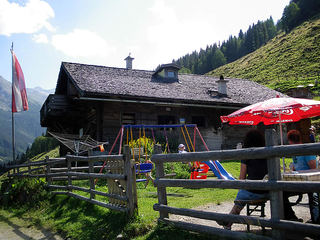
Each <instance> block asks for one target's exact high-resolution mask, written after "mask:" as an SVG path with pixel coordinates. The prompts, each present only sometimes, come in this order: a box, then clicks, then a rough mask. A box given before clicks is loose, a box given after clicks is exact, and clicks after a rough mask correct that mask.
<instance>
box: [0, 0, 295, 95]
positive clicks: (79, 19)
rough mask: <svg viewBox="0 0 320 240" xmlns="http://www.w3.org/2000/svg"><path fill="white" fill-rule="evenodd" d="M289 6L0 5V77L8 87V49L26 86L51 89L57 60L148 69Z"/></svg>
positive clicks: (24, 1)
mask: <svg viewBox="0 0 320 240" xmlns="http://www.w3.org/2000/svg"><path fill="white" fill-rule="evenodd" d="M289 1H290V0H259V1H257V0H241V1H240V0H223V1H221V0H197V1H195V0H10V1H8V0H0V76H2V77H4V78H5V79H7V80H9V81H11V71H12V70H11V54H10V48H11V44H12V43H13V49H14V52H15V54H16V55H17V58H18V60H19V62H20V65H21V68H22V70H23V72H24V77H25V81H26V85H27V87H28V88H34V87H41V88H44V89H53V88H55V86H56V82H57V78H58V74H59V70H60V66H61V62H76V63H85V64H93V65H102V66H109V67H120V68H124V67H125V61H124V59H125V58H126V57H127V56H128V55H129V53H131V57H133V58H134V60H133V68H134V69H143V70H154V69H155V68H156V67H157V66H158V65H159V64H165V63H170V62H171V61H172V60H173V59H178V58H179V57H182V56H184V55H185V54H188V53H191V52H193V51H194V50H197V51H199V50H200V48H203V49H204V48H206V46H207V45H212V44H214V43H219V42H222V41H224V40H227V39H228V38H229V36H230V35H235V36H237V35H238V33H239V31H240V29H242V30H243V32H245V31H246V30H247V29H248V27H249V26H250V25H252V24H253V23H256V22H257V21H258V20H260V21H261V20H266V19H268V18H269V17H270V16H272V18H273V20H274V21H275V22H277V21H278V20H279V19H280V18H281V15H282V12H283V9H284V7H285V6H286V5H288V3H289Z"/></svg>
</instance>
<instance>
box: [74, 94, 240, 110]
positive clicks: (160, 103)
mask: <svg viewBox="0 0 320 240" xmlns="http://www.w3.org/2000/svg"><path fill="white" fill-rule="evenodd" d="M73 100H78V101H97V102H121V103H139V104H152V105H157V106H176V107H201V108H219V109H239V108H242V107H244V106H246V105H244V104H222V103H199V102H198V103H197V102H189V103H187V102H169V101H154V100H138V99H121V98H94V97H76V98H73Z"/></svg>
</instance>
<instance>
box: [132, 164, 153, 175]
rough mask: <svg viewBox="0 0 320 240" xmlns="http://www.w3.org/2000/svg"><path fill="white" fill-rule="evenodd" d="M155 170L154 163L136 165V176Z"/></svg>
mask: <svg viewBox="0 0 320 240" xmlns="http://www.w3.org/2000/svg"><path fill="white" fill-rule="evenodd" d="M152 168H153V164H152V163H140V164H136V174H140V173H141V174H142V173H149V172H151V170H152Z"/></svg>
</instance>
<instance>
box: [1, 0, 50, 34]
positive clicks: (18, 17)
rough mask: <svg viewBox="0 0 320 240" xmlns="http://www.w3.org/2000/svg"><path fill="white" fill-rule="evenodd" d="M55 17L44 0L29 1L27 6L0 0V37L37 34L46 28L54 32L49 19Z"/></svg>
mask: <svg viewBox="0 0 320 240" xmlns="http://www.w3.org/2000/svg"><path fill="white" fill-rule="evenodd" d="M53 17H54V11H53V9H52V8H51V6H50V5H49V4H48V3H47V2H45V1H42V0H29V1H28V2H27V3H26V4H25V5H23V6H22V5H19V4H18V3H14V2H12V3H10V2H9V1H8V0H0V35H5V36H10V35H11V34H14V33H35V32H38V31H39V30H40V29H42V28H45V29H47V30H49V31H53V30H54V28H53V27H52V25H51V24H50V23H49V21H48V20H49V19H50V18H53Z"/></svg>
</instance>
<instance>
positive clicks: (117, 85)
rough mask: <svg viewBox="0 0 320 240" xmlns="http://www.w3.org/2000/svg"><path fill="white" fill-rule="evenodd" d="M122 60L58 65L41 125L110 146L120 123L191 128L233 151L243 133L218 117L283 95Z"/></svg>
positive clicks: (242, 83)
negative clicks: (121, 65)
mask: <svg viewBox="0 0 320 240" xmlns="http://www.w3.org/2000/svg"><path fill="white" fill-rule="evenodd" d="M125 60H126V61H127V68H115V67H105V66H95V65H86V64H79V63H69V62H63V63H62V64H61V68H60V73H59V77H58V81H57V86H56V90H55V94H51V95H49V96H48V98H47V99H46V101H45V102H44V104H43V106H42V109H41V126H42V127H47V128H48V130H49V131H52V132H59V133H70V134H78V133H79V130H80V129H82V130H83V133H85V134H90V135H91V137H92V138H94V139H96V140H98V141H109V142H110V143H112V142H113V141H114V139H115V137H116V135H117V133H118V131H119V129H120V127H121V125H123V124H145V125H151V124H152V125H155V124H180V123H185V124H191V123H192V124H197V125H198V127H199V129H200V131H201V133H202V135H203V137H204V139H205V140H206V142H207V145H208V147H209V148H210V149H212V150H213V149H221V148H227V147H228V148H230V147H232V148H234V147H235V146H236V145H237V143H238V142H241V141H242V139H243V136H244V134H245V132H246V131H247V129H248V128H246V127H244V126H229V125H223V126H222V124H221V121H220V116H221V115H227V114H229V113H231V112H233V111H235V110H237V109H239V108H242V107H244V106H247V105H249V104H253V103H256V102H258V101H263V100H266V99H269V98H272V97H275V96H276V95H277V94H279V95H280V96H281V95H282V94H281V93H279V92H277V91H274V90H272V89H270V88H267V87H265V86H262V85H260V84H258V83H256V82H253V81H249V80H244V79H233V78H228V79H223V77H221V78H216V77H212V76H206V75H194V74H180V73H178V70H179V67H178V66H177V65H175V64H164V65H161V66H159V67H158V68H157V69H156V70H155V71H147V70H136V69H132V67H131V66H132V60H133V58H131V57H130V58H126V59H125ZM199 145H200V144H199ZM198 150H199V149H198ZM200 150H203V149H200Z"/></svg>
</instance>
